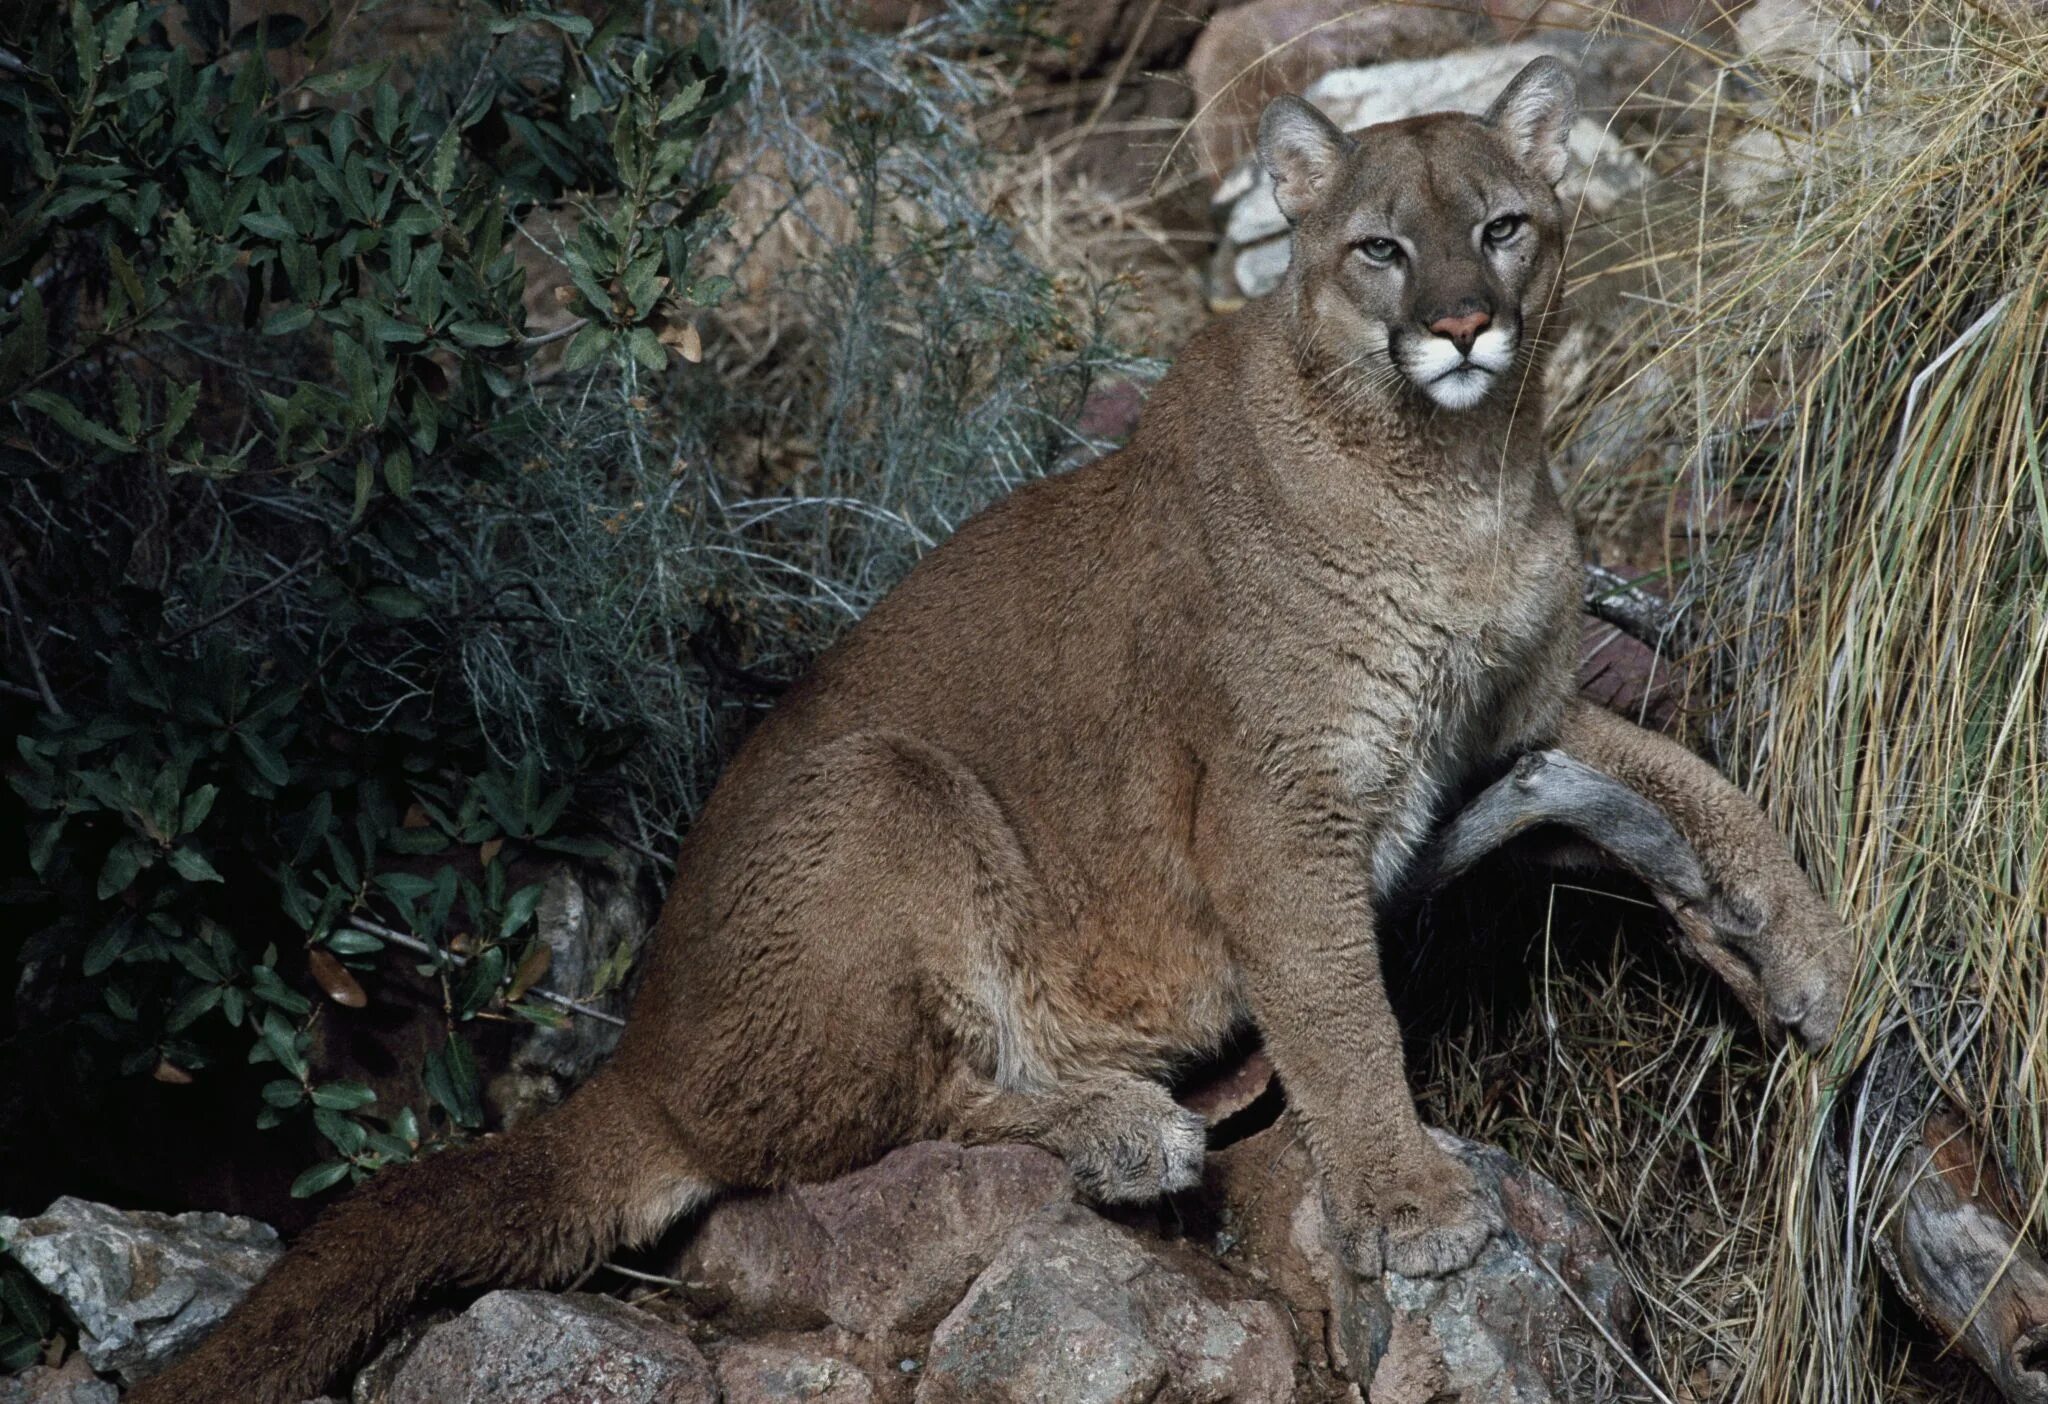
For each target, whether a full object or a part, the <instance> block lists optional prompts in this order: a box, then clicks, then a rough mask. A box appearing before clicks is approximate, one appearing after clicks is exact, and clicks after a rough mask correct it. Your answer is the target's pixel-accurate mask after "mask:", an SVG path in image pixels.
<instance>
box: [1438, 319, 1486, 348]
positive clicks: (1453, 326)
mask: <svg viewBox="0 0 2048 1404" xmlns="http://www.w3.org/2000/svg"><path fill="white" fill-rule="evenodd" d="M1492 320H1493V318H1491V317H1489V316H1487V315H1486V314H1485V313H1484V312H1467V313H1466V314H1465V315H1464V316H1462V317H1439V318H1437V319H1436V320H1435V321H1434V322H1431V323H1430V324H1429V329H1430V330H1431V331H1433V332H1435V333H1436V334H1437V335H1438V336H1447V337H1449V338H1450V339H1451V344H1452V345H1453V346H1455V347H1457V348H1458V350H1459V352H1460V353H1461V354H1469V353H1470V352H1471V350H1472V341H1473V339H1474V338H1475V337H1477V336H1478V335H1479V333H1481V332H1483V331H1485V330H1486V327H1487V324H1488V323H1490V322H1491V321H1492Z"/></svg>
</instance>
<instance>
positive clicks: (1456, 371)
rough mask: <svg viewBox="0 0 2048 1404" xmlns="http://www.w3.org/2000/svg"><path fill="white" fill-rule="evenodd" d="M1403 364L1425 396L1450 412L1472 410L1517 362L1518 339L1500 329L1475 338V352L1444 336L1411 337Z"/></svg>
mask: <svg viewBox="0 0 2048 1404" xmlns="http://www.w3.org/2000/svg"><path fill="white" fill-rule="evenodd" d="M1401 349H1402V352H1403V353H1404V354H1402V355H1401V356H1400V357H1399V363H1400V366H1401V369H1402V371H1403V372H1405V373H1406V374H1407V376H1408V378H1409V380H1411V381H1413V382H1414V383H1415V387H1416V388H1417V389H1419V390H1420V391H1422V393H1423V394H1425V395H1427V396H1429V398H1430V399H1431V400H1433V401H1435V402H1436V403H1437V404H1438V405H1439V406H1441V407H1442V408H1444V409H1447V410H1462V409H1470V408H1472V406H1474V405H1476V404H1478V403H1479V402H1480V401H1481V400H1483V399H1485V398H1486V392H1487V391H1489V390H1491V389H1492V388H1493V386H1494V383H1495V382H1496V381H1497V380H1499V379H1500V376H1501V373H1502V372H1504V371H1506V370H1507V369H1508V367H1509V366H1510V365H1512V364H1513V363H1514V359H1515V339H1514V337H1513V335H1512V334H1510V333H1508V332H1505V331H1502V330H1501V329H1499V328H1498V327H1488V328H1487V329H1486V330H1485V331H1483V332H1481V333H1479V335H1478V336H1477V337H1475V338H1473V341H1472V349H1471V350H1470V351H1468V352H1462V353H1461V352H1460V351H1459V350H1458V348H1457V347H1456V346H1454V345H1452V344H1451V342H1450V340H1449V339H1448V338H1446V337H1441V336H1425V337H1415V338H1410V339H1409V341H1408V344H1407V345H1405V346H1403V347H1402V348H1401Z"/></svg>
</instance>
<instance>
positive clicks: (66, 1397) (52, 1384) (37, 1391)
mask: <svg viewBox="0 0 2048 1404" xmlns="http://www.w3.org/2000/svg"><path fill="white" fill-rule="evenodd" d="M120 1397H121V1391H119V1390H117V1389H115V1388H114V1387H113V1386H112V1385H110V1384H108V1383H107V1382H106V1381H105V1380H103V1379H101V1378H100V1377H99V1376H98V1375H95V1374H94V1373H93V1372H92V1369H91V1367H90V1366H88V1365H87V1364H86V1360H85V1357H84V1356H82V1355H74V1356H72V1357H71V1358H70V1359H69V1360H67V1361H65V1362H64V1363H63V1364H62V1365H59V1366H54V1367H53V1366H49V1365H31V1366H29V1367H28V1368H27V1369H26V1370H23V1371H22V1372H21V1373H20V1374H18V1375H0V1404H116V1402H117V1401H118V1400H119V1399H120Z"/></svg>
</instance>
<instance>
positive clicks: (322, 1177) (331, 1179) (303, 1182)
mask: <svg viewBox="0 0 2048 1404" xmlns="http://www.w3.org/2000/svg"><path fill="white" fill-rule="evenodd" d="M347 1178H348V1162H347V1161H345V1160H330V1161H327V1162H326V1163H325V1164H322V1165H315V1166H314V1167H313V1168H312V1169H311V1170H308V1171H307V1172H306V1173H305V1174H303V1175H301V1176H299V1178H298V1179H296V1180H293V1181H292V1198H293V1199H311V1198H312V1197H313V1196H314V1195H316V1194H318V1193H320V1191H322V1190H324V1189H332V1188H333V1187H334V1186H335V1185H338V1184H340V1183H341V1182H342V1181H343V1180H345V1179H347Z"/></svg>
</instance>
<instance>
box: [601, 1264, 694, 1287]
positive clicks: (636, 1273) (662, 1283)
mask: <svg viewBox="0 0 2048 1404" xmlns="http://www.w3.org/2000/svg"><path fill="white" fill-rule="evenodd" d="M598 1266H599V1267H600V1268H603V1269H604V1270H605V1271H606V1272H615V1273H617V1274H618V1275H619V1276H621V1277H630V1278H632V1279H633V1280H634V1281H635V1282H646V1283H651V1284H652V1285H654V1286H656V1287H673V1288H675V1289H676V1290H677V1291H685V1290H687V1289H688V1288H689V1285H690V1284H689V1283H687V1282H681V1281H678V1280H677V1279H675V1278H673V1277H661V1276H659V1275H657V1274H655V1273H651V1272H642V1271H640V1269H638V1268H629V1267H620V1266H619V1265H618V1264H617V1263H610V1262H607V1263H599V1264H598Z"/></svg>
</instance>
